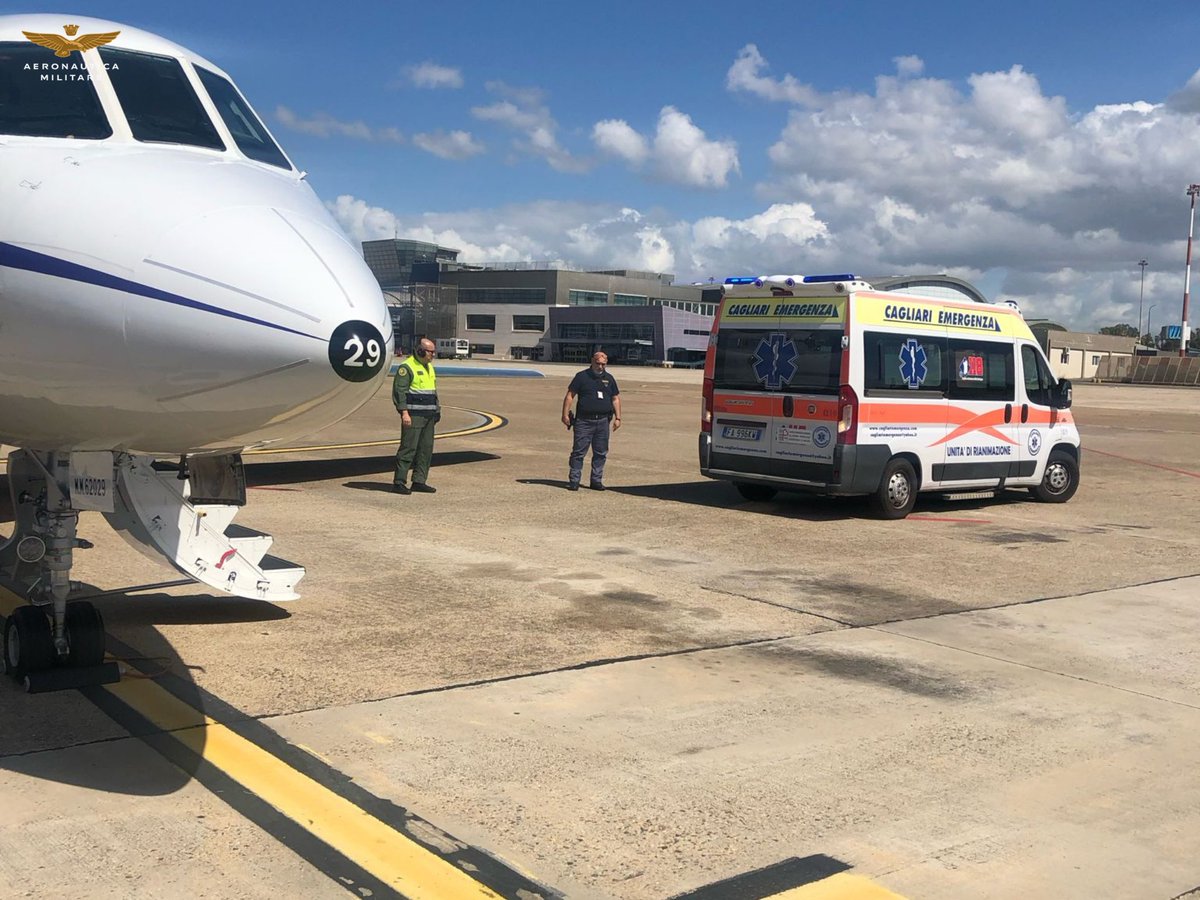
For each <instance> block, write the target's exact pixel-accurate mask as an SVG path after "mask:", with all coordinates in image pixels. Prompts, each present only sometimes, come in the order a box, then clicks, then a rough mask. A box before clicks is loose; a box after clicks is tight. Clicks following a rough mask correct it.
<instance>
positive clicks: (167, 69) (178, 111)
mask: <svg viewBox="0 0 1200 900" xmlns="http://www.w3.org/2000/svg"><path fill="white" fill-rule="evenodd" d="M98 52H99V53H100V58H101V59H102V60H103V61H104V67H105V68H106V69H107V70H108V77H109V79H110V80H111V81H112V84H113V88H114V89H115V90H116V92H117V99H118V100H120V101H121V107H122V108H123V109H124V110H125V118H126V119H127V120H128V121H129V127H130V129H132V131H133V136H134V137H135V138H137V139H138V140H139V141H147V142H150V143H161V144H189V145H191V146H193V147H210V148H212V149H214V150H224V149H225V144H224V142H223V141H222V140H221V136H220V135H219V134H217V129H216V127H215V126H214V125H213V123H212V122H211V121H210V120H209V118H208V113H206V112H205V111H204V107H203V106H201V105H200V98H199V97H197V96H196V92H195V91H194V90H192V85H191V84H190V83H189V82H188V80H187V76H186V75H185V74H184V71H183V66H181V65H180V64H179V60H177V59H174V58H172V57H170V56H154V55H151V54H149V53H133V52H131V51H129V50H114V49H113V48H112V47H101V48H100V50H99V51H98Z"/></svg>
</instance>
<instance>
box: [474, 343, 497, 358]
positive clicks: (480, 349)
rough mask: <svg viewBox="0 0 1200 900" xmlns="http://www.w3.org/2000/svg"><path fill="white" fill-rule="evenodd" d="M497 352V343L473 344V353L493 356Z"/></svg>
mask: <svg viewBox="0 0 1200 900" xmlns="http://www.w3.org/2000/svg"><path fill="white" fill-rule="evenodd" d="M495 352H496V345H495V344H472V345H471V355H472V356H475V355H477V354H482V355H483V356H492V355H494V354H495Z"/></svg>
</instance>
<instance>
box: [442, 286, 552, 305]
mask: <svg viewBox="0 0 1200 900" xmlns="http://www.w3.org/2000/svg"><path fill="white" fill-rule="evenodd" d="M458 302H459V303H540V304H542V305H543V306H544V305H545V303H546V289H545V288H459V290H458Z"/></svg>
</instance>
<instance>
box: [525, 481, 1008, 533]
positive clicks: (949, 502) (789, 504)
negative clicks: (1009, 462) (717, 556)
mask: <svg viewBox="0 0 1200 900" xmlns="http://www.w3.org/2000/svg"><path fill="white" fill-rule="evenodd" d="M521 483H523V484H546V485H552V486H558V485H563V484H565V482H561V481H549V480H544V479H530V480H527V481H526V480H522V482H521ZM608 490H609V492H610V493H614V494H628V495H629V496H631V497H647V498H650V499H652V500H667V501H671V502H674V503H689V504H693V505H697V506H708V507H711V508H713V509H738V510H741V511H743V512H756V513H760V514H762V515H769V516H774V517H777V518H787V519H803V520H805V521H809V522H827V521H833V520H840V519H878V518H879V517H878V516H877V515H876V514H875V513H874V511H873V510H872V509H871V507H870V502H869V499H868V498H867V497H864V496H855V497H830V496H823V495H820V494H806V493H803V492H791V491H780V492H779V493H778V494H776V495H775V496H774V497H773V498H772V499H770V500H746V499H744V498H743V497H742V496H741V495H740V494H739V493H738V492H737V490H736V488H734V487H733V485H732V484H730V483H728V482H723V481H686V482H678V483H675V484H643V485H609V487H608ZM1031 499H1032V498H1030V497H1029V496H1028V495H1027V494H1025V492H1024V491H1021V492H1017V491H1007V492H1005V493H1002V494H1000V495H998V496H993V495H991V494H987V495H985V494H983V493H979V494H972V495H971V496H968V497H958V498H955V499H949V498H947V497H946V496H944V495H942V494H932V493H931V494H920V495H919V496H918V497H917V504H916V507H915V508H914V509H913V511H912V515H916V516H920V515H922V514H924V515H943V516H947V517H952V516H954V515H956V514H959V513H969V512H975V511H980V510H983V511H986V510H988V509H989V508H991V507H994V506H998V505H1009V504H1012V503H1021V502H1026V501H1031ZM977 521H979V522H980V523H986V521H987V520H986V519H979V520H977Z"/></svg>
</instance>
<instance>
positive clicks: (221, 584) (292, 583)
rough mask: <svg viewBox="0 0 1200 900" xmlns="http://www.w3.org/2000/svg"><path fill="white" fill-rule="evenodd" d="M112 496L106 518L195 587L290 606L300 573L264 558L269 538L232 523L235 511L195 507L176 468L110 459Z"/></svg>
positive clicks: (279, 561) (134, 459) (132, 459)
mask: <svg viewBox="0 0 1200 900" xmlns="http://www.w3.org/2000/svg"><path fill="white" fill-rule="evenodd" d="M115 462H116V487H117V489H116V494H115V497H114V503H113V507H114V510H113V512H111V513H108V512H106V513H104V516H105V518H106V519H108V522H109V524H110V525H112V527H113V528H115V529H116V530H117V532H118V533H120V534H121V536H122V537H124V538H126V539H127V540H129V541H130V542H131V543H132V544H133V545H134V546H135V547H137V548H138V549H139V550H143V551H144V550H146V549H150V550H153V551H155V553H154V554H153V555H152V557H151V558H153V559H159V558H160V557H165V558H166V560H167V562H169V563H170V564H171V565H172V566H174V567H175V568H176V569H178V570H179V571H180V572H182V573H183V574H184V575H186V576H188V577H189V578H192V579H194V580H196V581H198V582H200V583H202V584H205V585H208V586H209V587H211V588H213V589H214V590H217V591H221V592H222V593H226V594H232V595H233V596H235V597H247V598H251V599H255V600H266V601H268V602H271V603H280V602H284V601H287V600H295V599H297V598H298V597H299V596H300V595H299V594H297V593H296V585H297V584H298V583H299V582H300V579H301V578H303V577H304V567H303V566H299V565H297V564H296V563H292V562H288V561H287V560H284V559H280V558H278V557H276V556H271V555H270V554H268V553H267V550H268V549H269V548H270V546H271V540H272V538H271V536H270V535H269V534H264V533H263V532H261V531H255V530H254V529H252V528H246V527H245V526H242V525H237V524H235V523H234V521H233V519H234V516H236V515H237V511H238V509H239V507H238V506H236V505H233V504H212V503H197V504H195V505H193V504H192V503H191V501H190V499H189V497H190V490H189V482H188V480H187V479H186V478H184V479H180V477H179V472H178V470H176V469H159V468H156V467H155V465H154V459H153V458H152V457H149V456H131V455H128V454H121V455H120V456H118V457H117V459H116V461H115Z"/></svg>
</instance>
